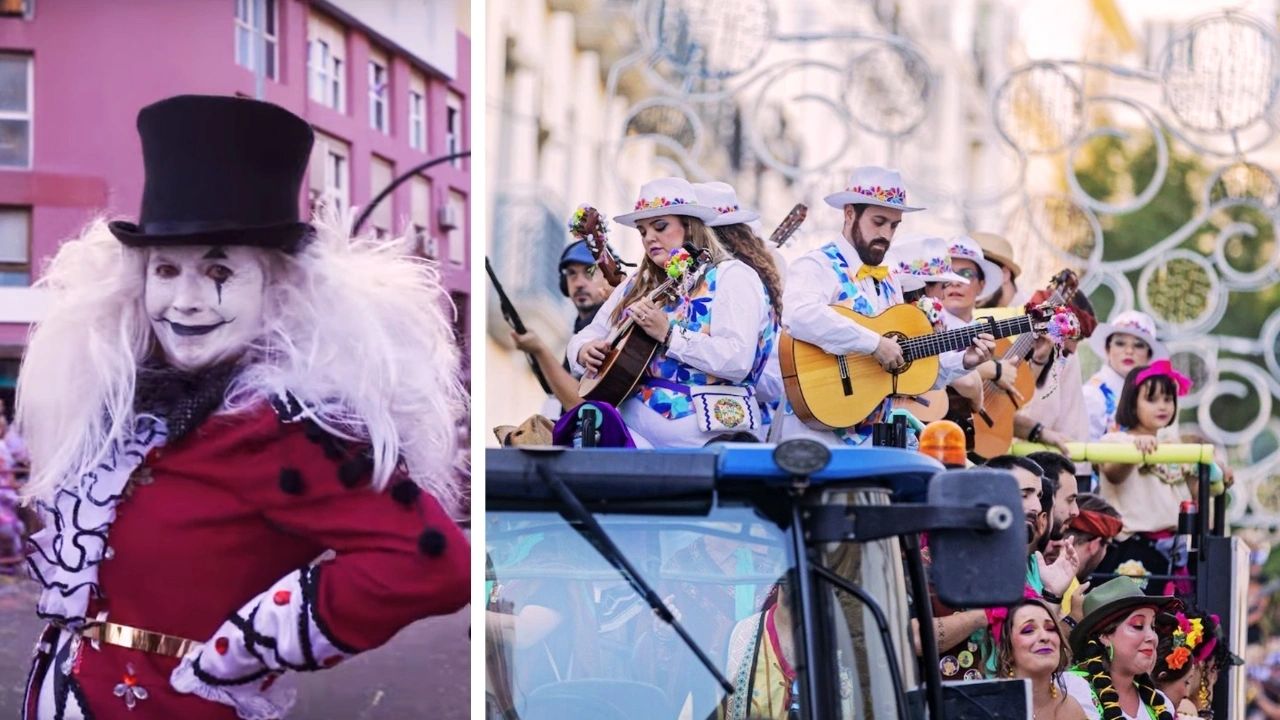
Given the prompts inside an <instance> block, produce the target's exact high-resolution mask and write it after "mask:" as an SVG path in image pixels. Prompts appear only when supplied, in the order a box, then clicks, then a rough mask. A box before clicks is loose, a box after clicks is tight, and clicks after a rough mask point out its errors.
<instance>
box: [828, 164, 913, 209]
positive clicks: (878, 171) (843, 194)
mask: <svg viewBox="0 0 1280 720" xmlns="http://www.w3.org/2000/svg"><path fill="white" fill-rule="evenodd" d="M823 199H824V200H826V201H827V204H828V205H830V206H831V207H833V208H835V209H837V210H842V209H844V206H845V205H879V206H880V207H887V208H893V209H894V210H901V211H902V212H917V211H919V210H923V209H924V208H921V207H910V206H908V205H907V188H906V186H904V185H903V184H902V174H901V173H899V172H898V171H897V170H889V169H887V168H882V167H876V166H875V165H864V166H862V167H860V168H857V169H855V170H854V171H853V174H851V175H850V176H849V184H848V185H847V186H846V187H845V189H844V190H841V191H840V192H836V193H831V194H830V195H828V196H826V197H825V198H823Z"/></svg>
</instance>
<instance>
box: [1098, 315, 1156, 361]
mask: <svg viewBox="0 0 1280 720" xmlns="http://www.w3.org/2000/svg"><path fill="white" fill-rule="evenodd" d="M1116 333H1124V334H1125V335H1132V336H1134V337H1136V338H1138V339H1140V340H1142V341H1143V342H1145V343H1146V344H1147V345H1148V346H1149V347H1150V348H1151V359H1152V360H1155V359H1156V358H1162V357H1168V356H1169V349H1168V348H1166V347H1165V345H1164V343H1162V342H1160V341H1159V340H1157V339H1156V321H1155V320H1152V319H1151V316H1150V315H1148V314H1146V313H1144V312H1142V311H1141V310H1125V311H1124V312H1122V313H1120V314H1119V315H1116V316H1115V317H1114V318H1112V319H1111V321H1110V322H1104V323H1098V327H1097V328H1095V329H1094V331H1093V334H1092V335H1090V336H1089V347H1091V348H1093V352H1094V353H1095V354H1097V356H1098V357H1099V358H1100V359H1101V360H1102V362H1103V363H1106V361H1107V338H1109V337H1111V336H1112V335H1114V334H1116Z"/></svg>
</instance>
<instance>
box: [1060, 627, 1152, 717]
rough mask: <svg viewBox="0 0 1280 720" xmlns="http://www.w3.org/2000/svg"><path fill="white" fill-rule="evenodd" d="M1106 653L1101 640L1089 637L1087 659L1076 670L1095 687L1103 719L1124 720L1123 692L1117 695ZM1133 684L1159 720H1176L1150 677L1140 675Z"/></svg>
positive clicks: (1085, 655)
mask: <svg viewBox="0 0 1280 720" xmlns="http://www.w3.org/2000/svg"><path fill="white" fill-rule="evenodd" d="M1105 654H1106V648H1105V647H1104V646H1103V645H1102V641H1101V640H1099V639H1098V638H1096V637H1094V638H1090V639H1089V644H1088V645H1087V646H1086V647H1085V650H1084V657H1085V660H1084V661H1083V662H1081V663H1080V664H1079V665H1077V667H1079V668H1080V669H1081V670H1083V671H1084V673H1085V680H1087V681H1088V682H1089V685H1090V687H1092V688H1093V693H1094V697H1095V698H1096V700H1097V703H1098V710H1099V711H1101V715H1102V720H1124V717H1125V714H1124V711H1123V710H1121V709H1120V693H1118V692H1116V688H1115V683H1114V682H1112V680H1111V669H1110V668H1109V667H1108V666H1107V663H1106V661H1105V660H1103V657H1104V655H1105ZM1134 684H1135V685H1137V686H1138V696H1139V698H1140V699H1141V700H1142V701H1143V702H1144V703H1146V704H1147V707H1149V708H1151V709H1152V711H1154V712H1155V714H1156V718H1157V720H1174V715H1173V712H1172V711H1170V710H1169V707H1168V706H1167V705H1165V704H1164V703H1162V702H1160V697H1161V695H1160V692H1159V691H1158V690H1157V689H1156V686H1155V683H1153V682H1152V681H1151V676H1150V675H1139V676H1138V677H1136V678H1134Z"/></svg>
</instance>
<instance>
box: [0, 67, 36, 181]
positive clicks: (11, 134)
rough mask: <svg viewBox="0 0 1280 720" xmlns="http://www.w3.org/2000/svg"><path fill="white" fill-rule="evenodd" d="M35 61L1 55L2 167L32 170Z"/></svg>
mask: <svg viewBox="0 0 1280 720" xmlns="http://www.w3.org/2000/svg"><path fill="white" fill-rule="evenodd" d="M31 72H32V71H31V58H30V57H29V56H26V55H3V54H0V167H8V168H29V167H31V128H32V123H31V119H32V118H31V113H32V107H33V103H32V102H31V87H32V85H31Z"/></svg>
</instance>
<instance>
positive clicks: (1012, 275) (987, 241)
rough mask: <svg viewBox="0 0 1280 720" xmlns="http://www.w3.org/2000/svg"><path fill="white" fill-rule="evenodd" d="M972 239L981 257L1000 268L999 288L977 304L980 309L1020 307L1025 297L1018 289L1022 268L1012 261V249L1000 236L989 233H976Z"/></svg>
mask: <svg viewBox="0 0 1280 720" xmlns="http://www.w3.org/2000/svg"><path fill="white" fill-rule="evenodd" d="M970 237H972V238H973V239H974V240H975V241H976V242H977V243H978V247H980V248H982V256H983V257H985V258H986V259H987V260H990V261H991V262H992V263H994V264H995V266H996V267H998V268H1000V287H999V288H998V289H997V291H996V292H993V293H991V294H990V295H988V296H986V299H984V300H982V301H980V302H979V303H978V307H980V308H995V307H1016V306H1018V305H1022V304H1023V303H1022V301H1023V300H1024V299H1025V297H1026V293H1025V292H1024V291H1020V290H1019V289H1018V283H1017V280H1018V276H1019V275H1021V274H1022V268H1021V267H1019V266H1018V263H1016V262H1014V260H1013V247H1012V246H1011V245H1009V241H1008V240H1006V239H1004V238H1003V237H1002V236H1000V235H997V234H995V233H989V232H976V233H973V234H972V235H971V236H970Z"/></svg>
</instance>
